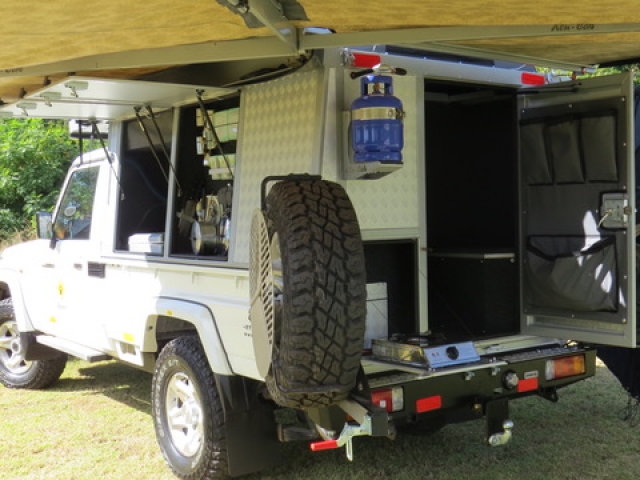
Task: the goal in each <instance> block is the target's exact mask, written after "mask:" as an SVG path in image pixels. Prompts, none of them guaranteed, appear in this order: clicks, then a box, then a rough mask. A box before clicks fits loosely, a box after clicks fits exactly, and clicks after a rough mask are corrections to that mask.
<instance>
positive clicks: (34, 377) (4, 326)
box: [0, 298, 67, 390]
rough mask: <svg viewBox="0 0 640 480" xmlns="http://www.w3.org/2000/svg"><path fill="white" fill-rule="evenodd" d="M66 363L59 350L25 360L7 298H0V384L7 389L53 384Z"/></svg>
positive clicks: (65, 358) (39, 387) (9, 299)
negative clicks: (52, 354) (48, 356)
mask: <svg viewBox="0 0 640 480" xmlns="http://www.w3.org/2000/svg"><path fill="white" fill-rule="evenodd" d="M66 364H67V356H66V355H65V354H63V353H61V354H60V355H59V356H57V357H55V358H52V359H49V360H33V361H27V360H25V358H24V347H23V345H22V342H21V341H20V332H19V331H18V324H17V323H16V320H15V315H14V312H13V302H12V299H11V298H5V299H4V300H1V301H0V383H1V384H2V385H4V386H5V387H7V388H23V389H32V390H36V389H41V388H46V387H48V386H50V385H51V384H53V383H54V382H55V381H56V380H58V378H60V375H62V372H63V371H64V367H65V366H66Z"/></svg>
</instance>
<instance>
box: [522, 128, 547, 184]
mask: <svg viewBox="0 0 640 480" xmlns="http://www.w3.org/2000/svg"><path fill="white" fill-rule="evenodd" d="M520 149H521V156H522V165H523V168H524V172H525V173H524V175H525V180H526V182H527V184H528V185H549V184H551V183H553V177H552V175H551V169H550V168H549V160H548V159H547V151H546V146H545V142H544V124H543V123H530V124H528V125H523V126H522V128H521V130H520Z"/></svg>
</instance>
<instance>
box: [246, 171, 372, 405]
mask: <svg viewBox="0 0 640 480" xmlns="http://www.w3.org/2000/svg"><path fill="white" fill-rule="evenodd" d="M264 216H265V222H264V224H265V225H266V228H267V229H268V245H269V247H268V249H269V252H270V258H271V259H270V261H271V267H272V268H271V270H272V274H271V275H272V276H273V278H272V280H271V284H272V287H273V289H274V292H275V295H274V297H275V300H274V303H275V308H267V307H263V311H272V312H273V316H274V320H273V322H272V325H269V326H267V327H265V329H267V330H268V329H271V330H272V331H271V334H270V337H271V338H272V339H273V340H272V343H273V345H272V346H271V347H270V348H271V350H272V353H271V368H270V369H269V370H268V373H267V375H266V384H267V387H268V389H269V393H270V394H271V396H272V397H273V399H274V400H275V402H276V403H278V404H279V405H282V406H286V407H292V408H300V409H308V408H313V407H321V406H327V405H331V404H333V403H337V402H339V401H340V400H342V399H344V398H346V396H347V395H348V393H349V392H350V391H351V390H352V389H353V388H354V386H355V383H356V377H357V375H358V370H359V368H360V359H361V356H362V348H363V343H364V331H365V317H366V280H365V266H364V250H363V246H362V240H361V237H360V228H359V225H358V220H357V218H356V214H355V211H354V209H353V206H352V204H351V201H350V200H349V198H348V196H347V194H346V192H345V191H344V189H343V188H342V187H341V186H340V185H338V184H336V183H332V182H327V181H324V180H284V181H282V182H280V183H277V184H276V185H274V186H273V188H272V189H271V191H270V193H269V195H268V196H267V199H266V212H264ZM259 317H260V316H259ZM252 321H253V318H252Z"/></svg>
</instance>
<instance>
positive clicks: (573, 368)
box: [545, 354, 586, 380]
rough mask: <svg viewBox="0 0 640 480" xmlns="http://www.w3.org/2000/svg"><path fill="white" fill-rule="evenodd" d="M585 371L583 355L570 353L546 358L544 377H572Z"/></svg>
mask: <svg viewBox="0 0 640 480" xmlns="http://www.w3.org/2000/svg"><path fill="white" fill-rule="evenodd" d="M585 372H586V367H585V360H584V355H582V354H581V355H571V356H570V357H562V358H556V359H554V360H547V365H546V368H545V377H546V379H547V380H555V379H558V378H566V377H573V376H575V375H582V374H584V373H585Z"/></svg>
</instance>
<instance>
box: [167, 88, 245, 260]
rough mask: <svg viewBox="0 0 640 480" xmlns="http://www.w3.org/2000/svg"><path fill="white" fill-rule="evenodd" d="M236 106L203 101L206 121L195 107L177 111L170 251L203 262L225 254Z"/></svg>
mask: <svg viewBox="0 0 640 480" xmlns="http://www.w3.org/2000/svg"><path fill="white" fill-rule="evenodd" d="M239 104H240V98H239V97H232V98H225V99H218V100H215V101H212V102H208V103H207V104H206V111H207V113H206V115H208V116H209V119H207V118H206V116H205V114H204V112H202V111H201V109H200V107H199V106H197V105H193V106H188V107H184V108H182V109H181V110H180V127H179V137H178V138H179V139H180V141H179V145H178V149H179V151H180V155H179V157H178V160H177V165H176V171H177V177H178V181H179V183H180V186H181V188H182V193H183V194H182V196H180V197H176V199H175V200H176V201H175V205H176V211H175V215H174V217H173V218H175V219H176V220H175V222H174V226H173V235H172V237H171V249H170V255H174V256H180V257H194V258H200V259H209V260H226V259H227V257H228V254H229V244H230V238H229V234H230V228H231V223H232V221H233V215H232V212H233V183H234V175H235V169H236V146H237V138H238V122H239ZM210 123H211V124H213V126H214V129H215V132H216V134H215V135H214V134H213V133H212V132H211V129H210V128H209V125H210ZM216 137H217V139H218V140H219V141H220V143H219V144H218V143H217V142H216Z"/></svg>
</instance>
